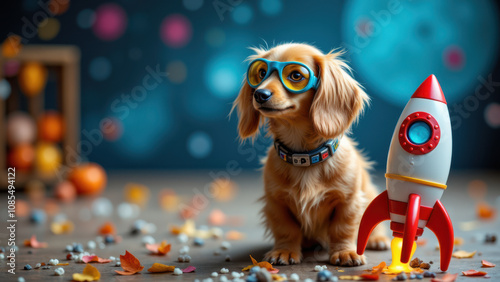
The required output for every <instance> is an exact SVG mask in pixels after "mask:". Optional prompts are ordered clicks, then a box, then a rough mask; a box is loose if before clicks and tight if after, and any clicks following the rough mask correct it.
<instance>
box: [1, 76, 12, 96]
mask: <svg viewBox="0 0 500 282" xmlns="http://www.w3.org/2000/svg"><path fill="white" fill-rule="evenodd" d="M11 90H12V88H11V87H10V83H9V82H8V81H7V80H5V79H2V80H0V100H7V98H9V96H10V91H11Z"/></svg>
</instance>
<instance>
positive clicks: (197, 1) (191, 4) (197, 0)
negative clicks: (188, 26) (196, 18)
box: [182, 0, 203, 11]
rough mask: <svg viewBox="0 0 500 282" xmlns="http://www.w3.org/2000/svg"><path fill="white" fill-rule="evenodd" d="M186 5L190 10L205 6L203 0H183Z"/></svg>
mask: <svg viewBox="0 0 500 282" xmlns="http://www.w3.org/2000/svg"><path fill="white" fill-rule="evenodd" d="M182 4H184V7H186V9H188V10H190V11H195V10H198V9H199V8H201V6H203V0H182Z"/></svg>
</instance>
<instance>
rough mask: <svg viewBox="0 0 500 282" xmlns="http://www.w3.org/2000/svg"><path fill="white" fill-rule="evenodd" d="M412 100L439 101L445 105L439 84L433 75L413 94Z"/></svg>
mask: <svg viewBox="0 0 500 282" xmlns="http://www.w3.org/2000/svg"><path fill="white" fill-rule="evenodd" d="M411 97H412V98H422V99H430V100H435V101H439V102H442V103H445V104H446V99H445V98H444V94H443V90H441V86H440V85H439V82H438V80H437V78H436V76H434V75H433V74H431V75H430V76H429V77H428V78H427V79H426V80H425V81H424V82H422V84H420V86H419V87H418V88H417V91H415V93H413V96H411Z"/></svg>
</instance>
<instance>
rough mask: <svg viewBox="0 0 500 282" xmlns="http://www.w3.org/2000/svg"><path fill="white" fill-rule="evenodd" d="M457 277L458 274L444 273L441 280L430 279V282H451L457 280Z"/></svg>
mask: <svg viewBox="0 0 500 282" xmlns="http://www.w3.org/2000/svg"><path fill="white" fill-rule="evenodd" d="M457 277H458V273H455V274H450V273H446V274H445V275H443V277H441V278H432V279H431V282H453V281H455V280H456V279H457Z"/></svg>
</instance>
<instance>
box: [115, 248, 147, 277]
mask: <svg viewBox="0 0 500 282" xmlns="http://www.w3.org/2000/svg"><path fill="white" fill-rule="evenodd" d="M120 263H121V267H122V268H123V270H125V271H119V270H115V272H116V273H118V274H120V275H133V274H135V273H138V272H139V271H141V270H143V269H144V266H142V265H141V262H140V261H139V260H138V259H137V258H136V257H135V256H134V255H132V254H131V253H129V252H128V251H127V250H125V255H124V256H122V255H120Z"/></svg>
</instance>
